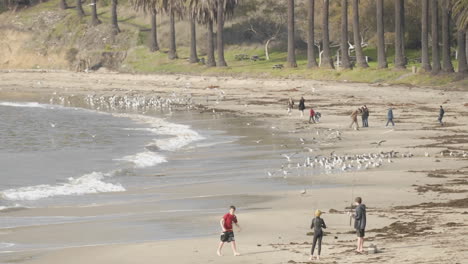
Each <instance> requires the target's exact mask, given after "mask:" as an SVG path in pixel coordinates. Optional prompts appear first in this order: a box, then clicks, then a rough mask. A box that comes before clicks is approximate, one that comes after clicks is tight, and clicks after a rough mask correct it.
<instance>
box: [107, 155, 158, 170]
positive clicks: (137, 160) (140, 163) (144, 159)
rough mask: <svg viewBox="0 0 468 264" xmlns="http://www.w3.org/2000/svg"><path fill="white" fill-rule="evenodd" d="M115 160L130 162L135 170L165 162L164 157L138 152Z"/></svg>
mask: <svg viewBox="0 0 468 264" xmlns="http://www.w3.org/2000/svg"><path fill="white" fill-rule="evenodd" d="M115 160H120V161H128V162H132V163H134V164H135V167H136V168H146V167H152V166H155V165H157V164H159V163H164V162H167V160H166V158H165V157H164V156H161V155H159V154H156V153H154V152H150V151H145V152H140V153H137V154H135V155H129V156H125V157H123V158H121V159H115Z"/></svg>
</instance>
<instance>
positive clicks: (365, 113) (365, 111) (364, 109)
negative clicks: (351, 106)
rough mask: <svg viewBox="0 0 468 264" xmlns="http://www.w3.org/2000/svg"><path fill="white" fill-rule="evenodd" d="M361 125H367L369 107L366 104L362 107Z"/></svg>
mask: <svg viewBox="0 0 468 264" xmlns="http://www.w3.org/2000/svg"><path fill="white" fill-rule="evenodd" d="M362 127H369V109H368V108H367V106H363V107H362Z"/></svg>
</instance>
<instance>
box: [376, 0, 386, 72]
mask: <svg viewBox="0 0 468 264" xmlns="http://www.w3.org/2000/svg"><path fill="white" fill-rule="evenodd" d="M377 60H378V63H379V66H378V68H379V69H384V68H387V67H388V64H387V57H386V55H385V31H384V10H383V0H377Z"/></svg>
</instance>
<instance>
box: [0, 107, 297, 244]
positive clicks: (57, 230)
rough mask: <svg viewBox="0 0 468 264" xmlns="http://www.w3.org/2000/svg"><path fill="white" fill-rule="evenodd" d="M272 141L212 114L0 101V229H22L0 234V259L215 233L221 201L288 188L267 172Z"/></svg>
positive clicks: (274, 159) (277, 158)
mask: <svg viewBox="0 0 468 264" xmlns="http://www.w3.org/2000/svg"><path fill="white" fill-rule="evenodd" d="M249 122H250V121H249ZM246 124H247V125H246ZM259 136H261V137H262V138H263V140H264V142H262V144H256V143H254V140H256V139H258V138H257V137H259ZM274 138H275V137H274V136H273V135H272V133H271V131H267V130H264V129H259V128H256V127H255V126H250V124H249V123H248V122H247V121H246V120H244V119H242V118H235V117H229V116H218V115H213V114H211V113H209V114H200V113H196V112H190V111H184V112H180V113H172V112H170V113H167V112H163V111H154V112H151V111H146V113H145V115H143V114H141V113H139V112H138V111H125V112H119V111H114V112H100V111H95V110H90V109H85V108H75V107H63V106H58V105H50V104H40V103H36V102H21V103H19V102H0V139H1V144H0V166H1V168H2V169H1V170H0V231H1V230H7V229H9V230H11V228H21V227H28V228H29V229H28V230H29V231H26V230H23V229H18V230H17V231H15V232H17V233H15V232H13V233H10V232H9V233H10V235H5V234H3V235H0V251H1V252H16V251H22V250H31V249H52V248H60V247H69V246H83V245H90V244H111V243H128V242H138V241H154V240H161V239H175V238H186V237H194V236H206V235H213V234H217V233H218V232H219V230H218V224H217V223H216V222H217V221H212V220H213V219H217V218H216V216H217V215H221V214H223V213H225V211H226V208H227V207H228V206H229V205H230V204H236V205H238V206H240V207H244V210H250V208H249V205H251V204H253V203H254V202H261V201H263V200H265V199H267V198H266V197H262V196H260V195H259V196H256V195H254V194H255V193H261V192H264V191H265V190H272V189H274V188H277V189H284V188H288V183H287V181H285V180H284V179H283V178H282V177H281V176H280V177H277V178H275V179H268V176H267V174H266V171H267V170H270V169H271V168H272V167H277V166H278V164H277V163H281V162H282V161H283V158H282V157H281V155H280V153H281V152H282V151H284V150H282V149H281V148H280V147H279V145H280V144H284V143H285V141H284V139H274ZM292 188H297V186H293V187H292ZM92 208H100V209H99V210H98V211H97V212H96V211H95V210H92ZM115 208H118V209H115ZM88 209H89V210H88ZM29 212H33V213H29ZM185 218H190V219H198V220H191V221H188V222H186V221H184V219H185ZM64 225H65V230H66V231H67V232H68V234H73V233H78V234H80V236H73V235H66V234H67V232H65V233H64V232H63V230H64V229H63V226H64ZM31 230H34V232H37V233H38V234H39V235H37V238H36V237H31V236H29V233H28V232H30V231H31ZM42 233H43V234H44V236H41V235H40V234H42ZM50 233H54V234H55V235H54V236H53V238H50V236H48V235H45V234H50Z"/></svg>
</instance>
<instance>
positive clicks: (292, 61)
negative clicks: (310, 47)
mask: <svg viewBox="0 0 468 264" xmlns="http://www.w3.org/2000/svg"><path fill="white" fill-rule="evenodd" d="M295 50H296V49H295V43H294V0H288V66H289V67H293V68H294V67H297V63H296V54H295Z"/></svg>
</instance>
